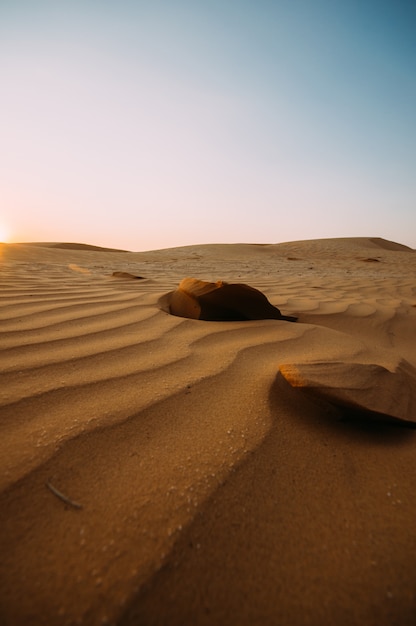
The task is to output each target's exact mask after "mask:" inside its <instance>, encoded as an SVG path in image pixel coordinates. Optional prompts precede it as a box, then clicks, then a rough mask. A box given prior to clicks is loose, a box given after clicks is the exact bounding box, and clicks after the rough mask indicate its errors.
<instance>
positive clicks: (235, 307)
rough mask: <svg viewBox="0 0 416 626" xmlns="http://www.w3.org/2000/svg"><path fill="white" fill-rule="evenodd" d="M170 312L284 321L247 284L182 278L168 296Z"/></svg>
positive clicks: (199, 316)
mask: <svg viewBox="0 0 416 626" xmlns="http://www.w3.org/2000/svg"><path fill="white" fill-rule="evenodd" d="M168 305H169V312H170V313H171V314H172V315H177V316H179V317H189V318H191V319H199V320H209V321H239V320H261V319H274V320H287V321H290V322H295V321H296V319H297V318H296V317H290V316H286V315H282V314H281V313H280V311H279V309H278V308H277V307H275V306H273V305H272V304H271V303H270V302H269V301H268V299H267V298H266V296H265V295H264V294H263V293H262V292H261V291H258V289H254V287H250V286H249V285H244V284H237V283H225V282H223V281H217V282H216V283H209V282H206V281H203V280H198V279H196V278H184V279H183V280H182V281H181V282H180V283H179V286H178V288H177V289H175V291H172V293H170V294H169V296H168Z"/></svg>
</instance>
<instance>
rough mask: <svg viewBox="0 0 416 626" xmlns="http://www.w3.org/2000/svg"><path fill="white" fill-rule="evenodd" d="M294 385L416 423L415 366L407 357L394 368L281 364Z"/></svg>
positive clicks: (338, 401) (373, 415)
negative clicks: (406, 359)
mask: <svg viewBox="0 0 416 626" xmlns="http://www.w3.org/2000/svg"><path fill="white" fill-rule="evenodd" d="M279 371H280V374H281V375H282V376H283V377H284V378H285V379H286V380H287V382H288V383H289V384H290V385H291V386H292V387H296V388H299V389H301V390H302V391H304V392H305V393H309V394H311V395H313V396H315V397H318V398H323V399H325V400H328V401H329V402H330V403H331V404H334V405H338V406H341V407H346V408H350V409H353V410H356V411H366V412H368V414H369V415H368V417H371V418H372V419H380V420H386V418H387V419H390V420H392V419H393V420H400V421H401V422H405V423H407V424H408V425H410V424H415V425H416V369H415V368H414V367H413V366H412V365H411V364H410V363H408V362H407V361H405V360H404V359H402V360H400V361H399V362H398V363H397V365H396V367H395V368H394V370H393V371H391V370H389V369H387V368H386V367H383V366H382V365H378V364H363V363H351V362H350V363H345V362H330V361H329V362H315V363H298V364H288V365H286V364H285V365H281V366H280V367H279Z"/></svg>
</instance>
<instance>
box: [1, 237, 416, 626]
mask: <svg viewBox="0 0 416 626" xmlns="http://www.w3.org/2000/svg"><path fill="white" fill-rule="evenodd" d="M0 255H1V256H0V349H1V350H0V371H1V374H0V429H1V437H0V484H1V494H0V521H1V536H0V554H1V565H0V621H1V623H2V624H4V625H6V624H7V625H10V626H19V625H20V624H36V625H43V624H45V625H48V626H49V625H55V624H56V625H59V626H61V625H62V626H64V625H72V624H86V625H90V624H91V625H96V624H97V625H98V624H117V625H119V624H120V625H121V624H123V625H124V624H126V625H127V624H131V625H133V624H135V625H136V624H144V625H147V624H158V625H166V624H169V625H174V624H178V625H179V624H187V625H188V624H189V625H196V624H198V625H199V624H209V625H222V624H224V625H226V624H227V625H228V624H239V625H253V624H270V625H274V624H279V625H280V626H286V625H287V626H296V625H299V626H304V625H311V626H318V625H319V626H326V625H328V626H329V625H332V624H337V625H341V626H343V625H344V624H345V625H348V626H350V625H360V626H361V625H363V626H364V625H365V626H368V625H373V624H374V625H377V626H384V625H385V626H391V624H400V626H407V625H409V626H410V625H413V624H414V623H415V620H416V587H415V583H414V581H415V580H416V533H415V530H414V528H415V519H416V500H415V496H414V493H415V488H416V463H415V458H416V432H415V431H414V430H411V429H408V428H399V427H397V426H391V425H386V424H382V423H377V422H376V423H373V424H369V423H367V422H366V421H365V420H361V419H352V418H353V416H352V415H350V414H348V411H345V410H341V409H339V408H337V407H336V406H334V405H333V404H330V403H328V402H326V401H325V400H322V399H316V398H313V397H309V396H308V395H307V394H304V393H302V391H301V390H299V389H296V388H293V387H291V386H290V385H289V384H288V383H287V382H285V381H284V380H283V379H282V377H281V376H279V375H278V373H279V367H280V366H281V365H282V364H286V365H288V364H289V365H290V364H305V365H306V364H311V363H313V362H316V361H319V362H320V363H326V364H327V367H328V372H330V371H331V363H335V362H340V361H342V362H343V363H347V364H349V365H354V364H355V363H356V364H360V365H363V364H372V363H377V364H379V365H381V366H383V367H385V368H387V369H393V365H394V364H396V363H397V362H398V361H400V359H405V360H406V361H407V362H408V363H409V364H410V365H411V366H412V367H416V342H415V336H416V332H415V331H416V281H415V276H416V253H415V252H414V251H412V250H410V249H409V248H406V247H404V246H400V245H399V244H394V243H392V242H387V241H385V240H382V239H365V238H358V239H332V240H331V239H328V240H324V239H323V240H315V241H301V242H292V243H286V244H277V245H249V244H241V245H203V246H189V247H183V248H175V249H168V250H159V251H152V252H144V253H130V252H120V251H111V250H104V249H103V250H97V249H94V248H92V247H88V246H79V245H73V244H71V245H66V246H58V247H50V246H46V244H45V245H17V244H15V245H1V246H0ZM114 272H124V273H126V274H130V275H132V276H140V277H142V278H141V279H140V280H139V279H137V280H133V279H131V276H130V277H129V276H128V275H124V276H123V275H118V276H117V275H116V276H114V275H113V274H114ZM186 276H191V277H196V278H199V279H201V280H206V281H213V282H215V281H217V280H224V281H229V282H242V283H246V284H248V285H251V286H252V287H255V288H256V289H259V290H261V291H262V292H263V293H264V294H265V295H266V296H267V298H268V299H269V301H270V302H271V303H272V304H273V305H274V306H276V307H278V308H279V309H280V311H281V312H282V313H283V314H284V315H291V316H297V317H298V322H296V323H290V322H286V321H281V320H255V321H239V322H212V321H202V320H195V319H184V318H180V317H175V316H172V315H169V313H167V311H166V310H164V309H166V306H164V305H163V302H164V301H165V300H164V298H165V296H166V294H167V293H169V292H171V291H172V290H174V289H175V288H176V287H177V286H178V284H179V282H180V281H181V280H182V279H183V278H184V277H186ZM324 374H325V369H324ZM374 383H375V386H376V387H377V380H375V381H374ZM380 394H383V389H381V388H380Z"/></svg>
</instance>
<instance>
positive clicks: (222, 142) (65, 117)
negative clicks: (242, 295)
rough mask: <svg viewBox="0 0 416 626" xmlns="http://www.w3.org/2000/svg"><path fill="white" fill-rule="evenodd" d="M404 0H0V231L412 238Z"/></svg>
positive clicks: (413, 48)
mask: <svg viewBox="0 0 416 626" xmlns="http://www.w3.org/2000/svg"><path fill="white" fill-rule="evenodd" d="M415 32H416V2H415V1H414V0H410V1H408V0H407V1H405V0H390V1H389V2H387V1H385V0H348V1H346V0H255V1H254V0H250V1H248V0H135V1H133V0H70V1H66V0H44V1H42V0H0V103H1V104H0V110H1V116H0V239H1V238H3V239H6V237H7V238H8V239H7V240H8V241H16V242H19V241H20V242H22V241H44V242H46V241H55V242H58V241H65V242H82V243H88V244H93V245H98V246H109V247H114V248H122V249H127V250H134V251H140V250H152V249H159V248H167V247H175V246H183V245H191V244H202V243H237V242H251V243H279V242H284V241H295V240H303V239H315V238H326V237H360V236H362V237H367V236H369V237H384V238H386V239H390V240H393V241H397V242H400V243H403V244H406V245H408V246H411V247H413V248H416V37H415Z"/></svg>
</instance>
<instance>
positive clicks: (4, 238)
mask: <svg viewBox="0 0 416 626" xmlns="http://www.w3.org/2000/svg"><path fill="white" fill-rule="evenodd" d="M9 239H10V230H9V229H8V228H7V226H6V225H5V224H3V223H2V222H0V243H7V242H8V241H9Z"/></svg>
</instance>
